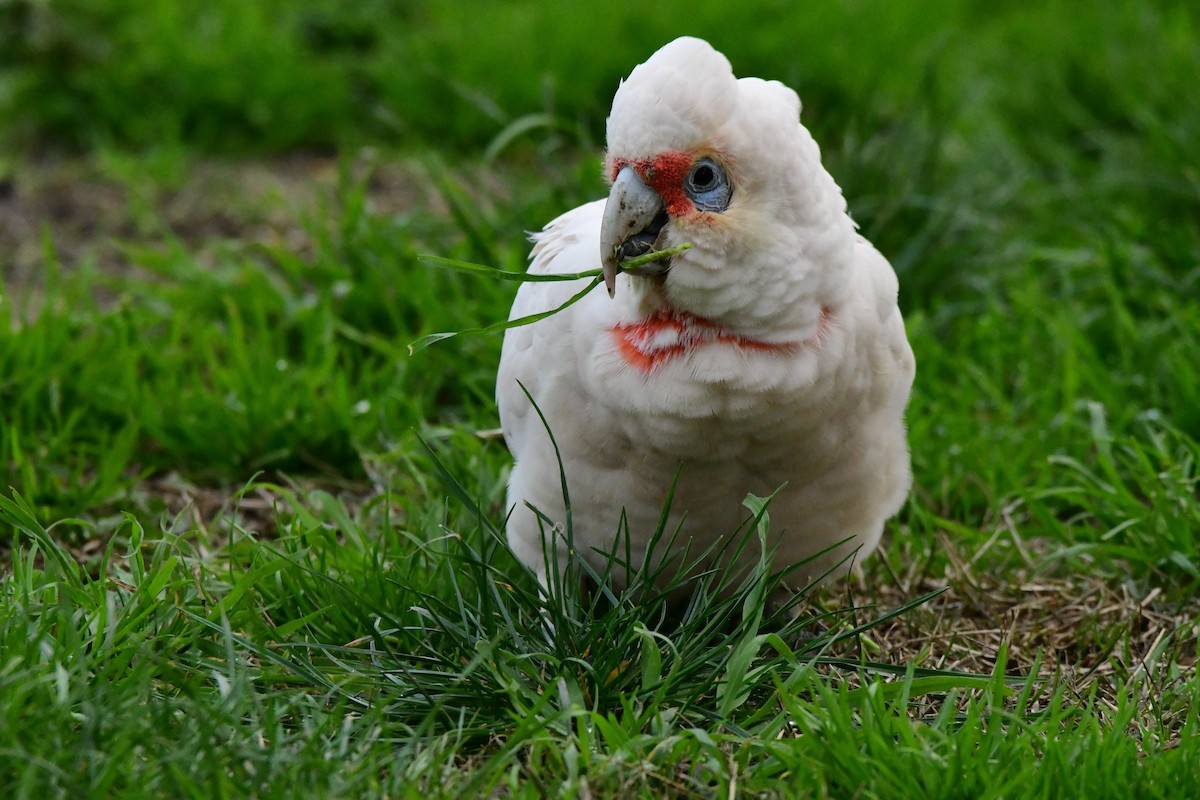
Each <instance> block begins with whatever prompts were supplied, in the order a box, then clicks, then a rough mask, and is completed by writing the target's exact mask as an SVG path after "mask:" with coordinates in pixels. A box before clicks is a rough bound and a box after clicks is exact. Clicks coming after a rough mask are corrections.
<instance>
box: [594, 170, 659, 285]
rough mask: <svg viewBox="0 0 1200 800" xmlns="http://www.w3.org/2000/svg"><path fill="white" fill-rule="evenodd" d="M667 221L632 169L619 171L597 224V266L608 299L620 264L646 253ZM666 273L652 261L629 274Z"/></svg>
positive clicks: (654, 195) (652, 193) (652, 196)
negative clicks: (598, 247)
mask: <svg viewBox="0 0 1200 800" xmlns="http://www.w3.org/2000/svg"><path fill="white" fill-rule="evenodd" d="M667 219H668V218H667V210H666V206H664V205H663V201H662V198H661V197H659V196H658V193H657V192H655V191H654V190H653V189H651V188H650V187H649V186H647V185H646V184H644V183H642V179H641V178H639V177H638V174H637V172H635V171H634V169H633V167H624V168H622V169H621V171H620V172H618V173H617V179H616V180H615V181H613V185H612V190H611V191H610V192H609V193H608V203H607V205H605V206H604V219H603V221H602V222H601V223H600V263H601V264H602V265H603V267H604V285H605V286H606V287H608V296H609V297H612V296H613V295H614V294H615V293H616V290H617V272H619V271H620V269H621V266H620V265H621V262H622V261H624V260H626V259H629V258H635V257H637V256H640V255H642V254H644V253H647V252H649V251H650V249H651V247H652V246H653V244H654V243H655V241H656V240H657V239H658V235H659V233H660V232H661V231H662V229H663V226H665V225H666V224H667ZM666 270H667V264H666V262H663V261H656V262H653V263H650V264H645V265H643V266H642V267H639V268H637V269H636V270H630V271H631V272H634V273H635V274H638V275H655V274H659V273H662V272H665V271H666Z"/></svg>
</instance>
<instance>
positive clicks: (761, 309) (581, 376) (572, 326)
mask: <svg viewBox="0 0 1200 800" xmlns="http://www.w3.org/2000/svg"><path fill="white" fill-rule="evenodd" d="M607 133H608V135H607V142H608V153H607V156H606V159H605V174H606V176H607V178H608V180H609V181H611V186H612V188H611V191H610V193H609V195H608V198H607V199H604V200H597V201H596V202H593V203H588V204H586V205H583V206H580V207H579V208H576V209H575V210H573V211H569V212H567V213H566V214H563V215H562V216H561V217H559V218H558V219H556V220H554V221H553V222H551V223H550V224H549V225H547V226H546V228H545V229H544V230H543V231H542V232H541V233H539V234H536V235H535V236H534V242H535V244H534V247H533V252H532V255H531V258H532V265H531V266H530V268H529V271H530V272H531V273H543V274H544V273H577V272H582V271H586V270H589V269H595V268H596V267H599V266H603V269H604V275H605V282H606V284H607V288H608V292H607V293H605V292H603V291H599V290H596V291H593V292H592V293H590V294H589V295H587V296H585V297H584V298H583V299H582V300H580V301H579V302H577V303H576V304H574V305H572V306H570V307H568V308H566V309H564V310H563V311H561V312H559V313H557V314H554V315H552V316H550V317H547V318H545V319H543V320H541V321H538V322H536V323H533V324H530V325H526V326H523V327H516V328H511V329H509V330H508V331H507V333H506V335H505V337H504V347H503V353H502V355H501V359H500V368H499V375H498V379H497V386H496V399H497V402H498V404H499V410H500V420H501V425H502V428H503V432H504V437H505V439H506V441H507V443H508V446H509V448H510V450H511V452H512V454H513V456H514V458H515V464H514V466H513V469H512V474H511V477H510V479H509V485H508V509H509V518H508V522H507V535H508V541H509V543H510V545H511V546H512V549H513V551H514V552H515V553H516V555H517V556H518V557H519V558H520V559H521V560H522V561H523V562H524V563H525V564H527V565H528V566H529V567H530V568H532V569H533V570H534V571H535V572H536V573H537V574H538V577H539V579H540V580H541V581H542V582H543V584H546V583H547V580H548V578H549V576H548V575H547V569H551V570H553V569H557V570H559V571H561V570H562V569H563V568H564V565H565V562H566V547H563V546H559V544H558V543H557V542H556V541H552V539H556V537H559V536H565V532H566V531H568V530H569V531H570V532H571V535H572V537H573V543H574V547H575V549H576V550H577V551H578V552H579V553H581V554H582V555H583V556H584V557H585V558H587V559H588V560H589V562H591V563H592V565H593V566H594V567H595V569H596V570H597V572H599V573H601V574H602V573H603V571H604V569H605V563H606V560H607V558H608V556H607V555H606V554H608V553H615V554H616V556H617V557H618V559H619V560H620V561H621V562H624V561H625V560H626V557H627V556H626V554H629V555H630V556H631V557H632V561H633V563H632V564H629V565H628V567H629V568H633V569H636V568H637V567H638V566H639V565H640V563H641V562H642V561H643V560H644V559H646V558H647V548H648V546H649V544H650V540H651V538H652V536H653V535H654V532H655V531H656V530H657V529H658V528H659V526H660V524H661V522H660V517H661V516H662V514H663V512H664V507H665V504H666V502H667V500H668V497H669V496H670V494H671V492H672V490H674V498H673V501H672V502H671V504H670V508H669V515H668V517H667V531H668V536H667V537H665V539H664V541H666V540H667V539H671V535H672V534H673V535H674V538H673V539H671V541H672V544H673V547H674V548H676V550H682V549H683V548H684V547H685V546H686V547H689V550H688V552H689V554H690V555H691V556H692V557H694V556H695V554H697V553H703V552H705V551H706V550H708V549H709V548H710V546H711V545H713V544H714V543H716V542H718V541H726V540H727V539H728V538H729V537H730V536H732V535H733V534H735V533H736V532H737V531H738V530H739V528H742V529H743V530H744V527H743V526H744V525H745V523H746V520H747V518H748V517H749V514H750V512H749V511H748V510H747V506H746V505H744V500H745V498H746V497H747V495H749V494H755V495H758V496H760V497H767V496H770V495H772V494H773V493H774V497H773V499H772V500H771V503H770V505H769V509H768V512H769V518H770V534H771V541H770V545H771V546H772V547H773V548H774V557H775V561H774V563H773V567H774V568H775V569H784V568H788V567H792V566H794V565H797V564H800V565H801V566H799V567H797V568H796V572H795V573H793V574H792V576H791V578H790V579H789V580H788V583H787V585H788V586H791V587H795V588H797V589H798V588H800V587H803V586H805V585H806V584H807V583H808V582H810V581H813V580H817V579H820V578H821V577H822V576H826V577H829V576H834V575H838V574H842V573H844V572H845V570H846V569H848V568H849V566H850V564H851V562H852V561H853V560H855V559H861V558H862V557H863V556H864V555H866V554H867V553H869V552H870V551H871V550H873V549H874V548H875V546H876V544H877V543H878V542H879V538H880V535H881V532H882V529H883V525H884V522H885V521H886V520H887V519H888V518H889V517H891V516H892V515H894V514H895V513H896V512H897V511H898V510H899V508H900V506H901V504H902V503H903V502H904V499H905V497H906V496H907V494H908V491H909V488H910V484H911V474H910V467H909V453H908V445H907V437H906V433H905V427H904V409H905V406H906V405H907V402H908V395H909V390H910V388H911V386H912V381H913V375H914V371H915V362H914V360H913V354H912V350H911V348H910V347H909V344H908V340H907V339H906V337H905V332H904V322H903V320H902V319H901V316H900V310H899V309H898V308H897V305H896V292H897V282H896V275H895V272H894V271H893V270H892V267H891V265H890V264H888V262H887V260H886V259H885V258H884V257H883V256H882V255H880V253H879V252H878V251H877V250H876V249H875V248H874V247H873V246H872V245H871V244H870V243H869V242H867V241H866V240H865V239H864V238H863V237H862V236H860V235H858V234H857V232H856V227H855V224H854V222H853V221H852V220H851V219H850V217H849V216H848V215H847V213H846V202H845V200H844V199H843V197H842V193H841V190H840V189H839V188H838V186H837V184H835V183H834V181H833V179H832V178H831V177H830V175H829V174H828V173H827V172H826V171H825V169H824V168H823V167H822V166H821V159H820V151H819V149H818V147H817V145H816V143H815V142H814V141H813V138H812V136H811V135H810V134H809V132H808V130H806V129H805V128H804V126H803V125H801V124H800V100H799V98H798V97H797V96H796V93H795V92H793V91H792V90H791V89H789V88H787V87H786V86H784V85H782V84H780V83H778V82H776V81H764V80H760V79H758V78H742V79H740V80H739V79H737V78H735V77H734V75H733V72H732V69H731V67H730V64H729V62H728V60H726V58H725V57H724V56H722V55H721V54H720V53H718V52H717V51H716V50H714V49H713V48H712V47H711V46H710V45H709V44H708V43H707V42H704V41H701V40H699V39H693V38H681V39H676V40H675V41H673V42H671V43H670V44H667V45H666V46H665V47H663V48H662V49H660V50H659V51H658V52H657V53H655V54H654V55H653V56H651V58H650V59H649V60H648V61H647V62H646V63H644V64H641V65H640V66H638V67H637V68H636V69H634V70H633V72H632V74H630V76H629V78H628V79H627V80H625V81H624V82H622V83H621V85H620V87H619V88H618V89H617V93H616V96H615V97H614V98H613V104H612V112H611V114H610V116H609V117H608V125H607ZM684 243H688V244H690V245H691V248H690V249H688V250H686V251H685V252H682V253H681V254H678V255H674V256H672V257H671V258H670V260H669V261H665V262H664V261H658V262H654V263H651V264H648V265H645V266H642V267H639V268H636V269H632V270H623V269H621V267H620V261H622V260H626V259H628V258H630V257H633V256H637V255H640V254H643V253H645V252H647V251H649V250H651V249H653V250H663V249H668V248H671V247H675V246H678V245H681V244H684ZM586 285H587V283H586V280H584V281H571V282H567V281H563V282H539V283H525V284H523V285H522V286H521V289H520V291H519V292H518V293H517V297H516V301H515V302H514V303H513V308H512V314H511V318H514V319H515V318H517V317H522V316H526V315H529V314H534V313H537V312H540V311H546V310H549V309H553V308H556V307H557V306H560V305H562V304H563V303H564V302H565V301H566V300H567V299H568V298H570V297H571V296H572V295H574V294H576V293H577V292H579V291H580V290H581V289H582V288H584V287H585V286H586ZM522 387H523V388H522ZM526 393H528V394H526ZM530 398H532V400H533V402H532V403H531V402H530ZM534 404H536V407H537V409H538V410H540V412H541V415H542V416H544V417H545V421H544V422H543V420H542V418H541V416H539V414H538V413H536V411H535V408H534ZM547 427H548V428H549V431H550V432H551V433H552V434H553V437H554V441H553V443H552V441H551V438H550V435H549V434H548V433H547ZM555 445H557V453H556V447H555ZM560 459H561V466H562V470H563V473H565V478H566V486H567V495H568V496H569V498H570V499H569V512H568V504H567V503H566V502H565V501H564V492H563V486H562V481H561V480H560V471H559V465H560ZM777 490H778V492H777ZM776 492H777V493H776ZM618 532H620V538H618ZM856 550H857V553H855V551H856ZM750 551H754V552H750ZM547 552H550V553H552V555H551V557H549V558H546V557H545V553H547ZM665 555H667V554H663V553H658V554H655V555H654V556H653V557H654V558H655V559H659V558H662V557H664V556H665ZM758 557H759V552H758V548H757V547H756V546H751V547H748V548H746V549H745V550H743V551H742V554H741V556H739V558H740V559H741V561H742V562H745V563H742V564H732V565H731V564H727V563H725V564H722V565H721V568H725V569H729V568H742V567H745V566H748V565H749V564H752V563H754V562H756V561H757V559H758ZM805 561H807V563H802V562H805ZM663 574H664V575H668V576H669V575H672V574H673V573H672V571H671V570H669V569H668V570H664V572H663ZM610 580H612V581H613V582H614V583H615V584H617V585H618V586H617V588H621V586H622V585H623V584H624V583H625V582H626V581H627V580H628V575H626V574H625V572H624V571H623V570H621V569H617V570H613V572H612V574H611V577H610ZM786 591H790V590H786Z"/></svg>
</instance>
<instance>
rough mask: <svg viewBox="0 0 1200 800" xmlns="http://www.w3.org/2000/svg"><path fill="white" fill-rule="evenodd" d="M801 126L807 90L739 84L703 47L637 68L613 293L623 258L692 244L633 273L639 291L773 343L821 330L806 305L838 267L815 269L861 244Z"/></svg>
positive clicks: (627, 86) (618, 145)
mask: <svg viewBox="0 0 1200 800" xmlns="http://www.w3.org/2000/svg"><path fill="white" fill-rule="evenodd" d="M799 115H800V100H799V98H798V97H797V96H796V93H795V92H793V91H792V90H791V89H789V88H787V87H786V86H784V85H783V84H780V83H778V82H775V81H763V80H759V79H757V78H742V79H740V80H739V79H737V78H735V77H734V75H733V71H732V69H731V67H730V64H729V61H728V60H726V58H725V57H724V56H723V55H721V54H720V53H718V52H717V51H716V50H714V49H713V48H712V47H711V46H710V45H709V44H708V43H707V42H704V41H702V40H699V39H693V38H681V39H676V40H675V41H673V42H671V43H669V44H667V45H666V46H664V47H663V48H661V49H660V50H659V51H658V52H656V53H655V54H654V55H653V56H652V57H651V58H650V59H649V60H648V61H646V62H645V63H644V64H641V65H639V66H638V67H637V68H635V69H634V70H633V72H632V73H631V74H630V76H629V78H628V79H627V80H625V81H624V82H623V83H622V84H621V86H620V88H618V90H617V93H616V96H615V97H614V98H613V105H612V112H611V114H610V115H609V118H608V137H607V138H608V154H607V157H606V160H605V172H606V176H607V178H608V179H609V180H610V181H611V185H612V188H611V191H610V194H609V196H608V202H607V205H606V207H605V211H604V218H603V224H602V228H601V237H600V246H601V260H602V263H603V265H604V274H605V282H606V284H607V286H608V290H609V294H610V295H612V294H613V293H614V292H615V289H616V282H617V275H618V273H619V272H620V271H621V268H620V266H619V264H620V262H621V261H624V260H626V259H629V258H632V257H635V256H638V255H641V254H643V253H646V252H647V251H649V250H650V249H655V250H661V249H665V248H667V247H672V246H675V245H679V244H682V243H690V244H691V245H692V248H691V249H690V250H687V251H686V252H684V253H682V254H680V255H676V256H674V257H672V258H671V259H670V260H669V261H657V262H652V263H650V264H647V265H645V266H643V267H640V268H637V269H635V270H630V271H629V273H630V274H632V275H634V276H636V277H634V278H632V281H633V283H631V284H630V285H631V287H633V286H637V285H638V284H641V283H645V284H646V286H645V287H644V288H646V289H647V292H649V293H650V294H653V295H655V296H657V297H658V298H659V299H658V302H662V303H666V304H669V305H671V306H674V307H676V308H678V309H680V310H684V311H688V312H691V313H694V314H697V315H699V316H703V317H705V318H708V319H711V320H714V321H716V322H719V323H721V324H723V325H728V326H731V327H734V328H738V329H742V330H746V331H752V332H756V333H762V334H765V335H766V336H767V337H768V338H769V337H770V336H771V335H772V333H773V332H774V331H783V330H785V329H791V330H794V329H795V328H796V327H797V326H804V325H807V324H808V323H809V322H811V321H813V320H814V319H815V317H814V316H813V315H814V314H816V313H819V307H820V303H819V302H818V304H817V306H816V307H815V308H813V309H805V308H803V307H801V306H807V305H812V304H811V303H804V302H803V301H804V300H805V299H813V298H816V300H821V298H819V297H817V296H818V295H820V294H821V292H822V291H823V289H822V284H823V283H824V280H823V278H822V276H821V275H815V274H813V273H814V272H818V271H820V272H824V271H827V269H826V268H822V269H821V270H816V269H815V265H818V264H824V265H826V267H827V266H828V265H829V264H831V263H832V264H834V265H835V266H836V263H837V260H838V258H837V257H836V256H838V253H839V252H840V253H841V255H842V256H846V253H847V252H848V250H847V248H852V246H853V235H854V233H853V223H852V222H851V221H850V219H849V217H847V216H846V213H845V202H844V200H843V199H842V196H841V192H840V190H839V189H838V187H837V185H836V184H835V183H834V182H833V180H832V178H830V177H829V175H828V173H826V172H825V170H824V169H823V168H822V167H821V163H820V152H819V150H818V148H817V146H816V143H815V142H814V141H813V139H812V137H811V136H810V135H809V134H808V131H807V130H805V129H804V127H803V126H802V125H801V124H800V120H799ZM831 251H838V252H831ZM831 255H832V256H835V257H834V258H832V259H831V258H830V256H831ZM846 257H848V256H846ZM808 295H812V296H813V297H812V298H809V297H808ZM822 302H823V301H822ZM793 307H794V308H793ZM793 312H794V313H793Z"/></svg>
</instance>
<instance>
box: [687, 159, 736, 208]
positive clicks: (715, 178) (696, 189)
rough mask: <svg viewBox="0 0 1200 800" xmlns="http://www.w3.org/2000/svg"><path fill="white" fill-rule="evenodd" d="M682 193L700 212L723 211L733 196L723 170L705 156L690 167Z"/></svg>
mask: <svg viewBox="0 0 1200 800" xmlns="http://www.w3.org/2000/svg"><path fill="white" fill-rule="evenodd" d="M683 191H684V193H685V194H687V196H688V199H690V200H691V201H692V203H694V204H695V206H696V208H698V209H700V210H701V211H724V210H725V209H727V208H729V200H730V198H731V197H732V195H733V187H731V186H730V185H729V175H727V174H726V172H725V168H724V167H722V166H721V165H720V164H718V163H717V162H716V160H714V159H712V158H708V157H707V156H705V157H704V158H701V159H700V160H698V161H697V162H696V163H695V164H693V165H692V170H691V172H689V173H688V176H687V178H686V179H685V180H684V182H683Z"/></svg>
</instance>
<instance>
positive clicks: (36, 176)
mask: <svg viewBox="0 0 1200 800" xmlns="http://www.w3.org/2000/svg"><path fill="white" fill-rule="evenodd" d="M373 161H378V159H376V158H374V157H373V156H370V155H368V156H364V158H363V159H361V162H362V163H361V165H356V166H355V167H353V170H354V171H355V172H356V173H357V174H369V180H367V182H366V189H367V200H368V203H369V204H370V207H371V210H372V211H373V212H375V213H380V214H392V213H399V212H402V211H405V210H407V209H409V208H412V207H413V206H414V205H415V204H416V203H419V202H422V197H420V196H419V195H418V193H417V192H416V191H414V189H413V188H412V187H413V185H414V184H415V183H416V182H415V181H413V180H411V177H412V174H413V172H414V168H413V166H412V165H411V164H406V163H404V162H396V163H388V164H377V163H370V162H373ZM340 163H341V162H340V160H339V159H338V158H336V157H332V156H319V155H291V156H287V157H280V158H273V159H269V160H268V159H258V160H243V161H222V160H215V159H209V160H200V161H195V162H190V163H188V164H186V165H183V166H180V167H178V168H176V169H173V170H167V172H168V173H169V174H168V175H166V176H163V175H158V176H153V177H152V176H149V175H142V174H139V171H138V164H137V162H136V161H133V162H126V163H124V164H123V165H121V166H119V167H114V166H111V165H105V164H104V163H103V160H102V159H101V160H37V161H32V162H29V163H25V164H21V165H19V166H18V167H17V168H16V169H14V170H13V172H12V173H11V174H10V175H9V176H7V177H6V178H5V179H4V180H3V183H2V184H0V279H2V280H3V283H4V284H5V285H6V286H7V287H8V289H9V291H10V292H12V293H14V294H16V293H19V292H22V291H26V290H32V291H36V289H37V287H38V286H39V285H40V284H41V281H42V279H43V277H44V273H45V270H46V243H47V237H48V240H49V241H50V242H51V243H52V244H53V249H54V253H55V257H56V258H57V260H58V262H59V263H60V264H61V266H62V267H63V268H64V269H67V270H69V269H71V268H73V267H75V266H76V265H78V264H80V263H81V262H83V261H84V260H85V259H94V260H95V262H96V263H97V264H98V266H99V267H100V269H102V270H106V271H115V270H121V269H124V268H125V267H126V266H127V265H126V264H125V262H124V260H123V258H122V256H121V251H120V248H119V247H118V246H117V244H118V243H119V242H136V243H142V244H144V243H154V242H161V241H167V240H175V241H178V242H181V243H182V244H183V245H184V246H185V247H187V248H188V249H190V250H199V249H203V248H204V247H205V246H206V245H207V244H208V243H210V242H214V241H230V240H237V241H241V242H247V243H262V244H269V245H272V246H283V247H286V248H287V249H288V250H290V251H292V252H298V253H303V252H305V251H306V250H307V249H308V247H309V244H310V243H309V240H308V234H307V232H306V230H305V227H304V220H305V218H306V216H307V215H309V214H312V213H317V212H318V211H319V209H320V208H321V204H320V201H321V200H322V199H323V198H328V197H329V196H331V195H332V193H333V191H334V188H335V187H336V185H337V183H338V180H339V170H340V169H341V167H340V166H339V165H340ZM147 169H149V168H147Z"/></svg>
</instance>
